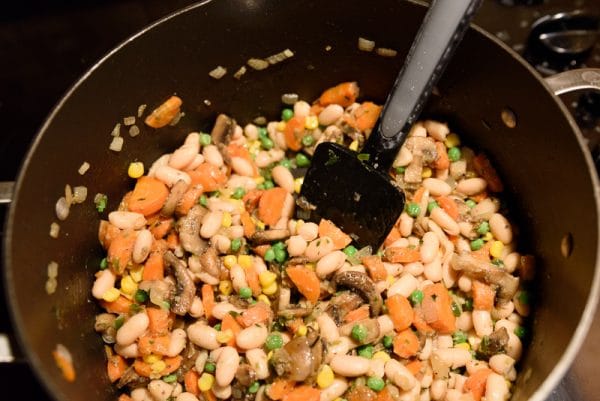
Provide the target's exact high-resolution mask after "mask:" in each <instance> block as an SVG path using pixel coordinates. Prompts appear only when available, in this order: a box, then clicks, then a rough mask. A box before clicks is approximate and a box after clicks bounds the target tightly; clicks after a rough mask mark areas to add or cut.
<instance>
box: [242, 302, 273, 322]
mask: <svg viewBox="0 0 600 401" xmlns="http://www.w3.org/2000/svg"><path fill="white" fill-rule="evenodd" d="M271 317H272V312H271V308H270V307H269V306H268V305H267V304H265V303H264V302H257V303H255V304H254V305H252V306H251V307H249V308H248V309H246V310H245V311H243V312H242V314H241V315H239V316H238V317H237V319H236V320H237V322H238V323H239V324H240V325H241V326H242V327H250V326H252V325H253V324H257V323H265V322H267V321H268V320H269V319H271Z"/></svg>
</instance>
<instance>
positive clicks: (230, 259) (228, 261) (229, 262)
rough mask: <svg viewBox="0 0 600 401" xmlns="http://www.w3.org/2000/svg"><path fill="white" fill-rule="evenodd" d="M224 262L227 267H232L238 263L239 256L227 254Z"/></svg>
mask: <svg viewBox="0 0 600 401" xmlns="http://www.w3.org/2000/svg"><path fill="white" fill-rule="evenodd" d="M223 264H224V265H225V267H226V268H228V269H231V268H232V267H233V266H234V265H236V264H237V257H236V256H235V255H227V256H225V257H224V258H223Z"/></svg>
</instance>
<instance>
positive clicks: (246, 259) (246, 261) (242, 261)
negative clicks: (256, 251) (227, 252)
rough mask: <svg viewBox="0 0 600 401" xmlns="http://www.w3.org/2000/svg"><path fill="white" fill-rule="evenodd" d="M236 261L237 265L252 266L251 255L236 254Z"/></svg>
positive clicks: (245, 267) (246, 267) (247, 267)
mask: <svg viewBox="0 0 600 401" xmlns="http://www.w3.org/2000/svg"><path fill="white" fill-rule="evenodd" d="M237 262H238V265H240V266H241V267H243V268H244V269H249V268H251V267H252V256H250V255H240V256H238V260H237Z"/></svg>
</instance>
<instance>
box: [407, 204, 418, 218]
mask: <svg viewBox="0 0 600 401" xmlns="http://www.w3.org/2000/svg"><path fill="white" fill-rule="evenodd" d="M406 213H408V215H409V216H410V217H417V216H418V215H419V213H421V207H420V206H419V204H418V203H415V202H411V203H409V204H407V205H406Z"/></svg>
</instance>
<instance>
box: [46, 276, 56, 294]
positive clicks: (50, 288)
mask: <svg viewBox="0 0 600 401" xmlns="http://www.w3.org/2000/svg"><path fill="white" fill-rule="evenodd" d="M57 284H58V283H57V282H56V279H55V278H49V279H48V280H46V293H47V294H48V295H52V294H54V293H55V292H56V286H57Z"/></svg>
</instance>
